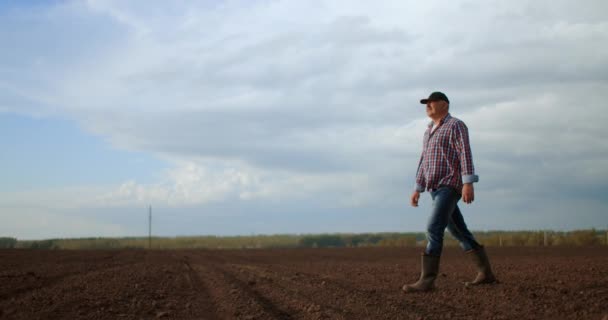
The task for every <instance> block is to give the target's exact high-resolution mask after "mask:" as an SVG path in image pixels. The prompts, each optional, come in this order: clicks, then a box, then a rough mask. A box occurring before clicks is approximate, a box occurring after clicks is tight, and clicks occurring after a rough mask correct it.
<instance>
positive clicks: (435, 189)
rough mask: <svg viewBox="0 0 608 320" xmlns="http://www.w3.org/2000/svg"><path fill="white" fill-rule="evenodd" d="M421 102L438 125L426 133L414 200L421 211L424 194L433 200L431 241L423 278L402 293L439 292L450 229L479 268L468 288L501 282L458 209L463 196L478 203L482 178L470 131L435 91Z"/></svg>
mask: <svg viewBox="0 0 608 320" xmlns="http://www.w3.org/2000/svg"><path fill="white" fill-rule="evenodd" d="M420 103H422V104H425V105H426V114H427V115H428V116H429V118H431V119H432V120H433V121H432V122H431V123H430V124H429V126H428V129H427V130H426V133H425V134H424V140H423V150H422V156H421V157H420V162H419V164H418V172H417V174H416V190H415V191H414V193H413V194H412V196H411V199H410V200H411V205H412V206H414V207H417V206H418V199H419V198H420V193H421V192H424V191H425V190H428V191H429V192H430V193H431V198H432V199H433V208H432V211H431V216H430V218H429V221H428V225H427V241H428V242H427V246H426V249H425V251H424V253H423V254H422V272H421V275H420V279H419V280H418V281H417V282H415V283H413V284H406V285H404V286H403V288H402V289H403V291H405V292H407V293H409V292H421V291H428V290H431V289H433V288H434V282H435V278H437V274H438V271H439V259H440V257H441V251H442V249H443V235H444V231H445V228H446V227H447V228H448V230H449V231H450V233H451V234H452V235H453V236H454V238H456V239H457V240H458V241H459V242H460V245H461V246H462V248H463V249H464V250H465V251H466V252H467V253H468V254H469V255H470V256H471V257H472V259H473V261H474V263H475V265H476V267H477V270H478V273H477V277H476V278H475V280H473V282H469V283H467V285H480V284H489V283H496V282H497V280H496V278H495V277H494V274H493V273H492V269H491V267H490V262H489V260H488V256H487V255H486V252H485V250H484V248H483V246H481V245H480V244H479V243H477V241H475V237H473V234H471V232H470V231H469V229H468V228H467V225H466V224H465V222H464V219H463V217H462V214H461V213H460V209H459V208H458V205H457V203H458V201H459V200H460V198H462V200H463V201H464V202H465V203H467V204H469V203H471V202H473V200H474V199H475V193H474V190H473V182H477V181H478V180H479V178H478V176H477V175H475V171H474V168H473V157H472V155H471V147H470V146H469V135H468V130H467V127H466V125H465V124H464V122H462V121H461V120H459V119H456V118H454V117H452V116H451V115H450V114H449V108H450V101H449V100H448V97H447V96H446V95H445V94H443V93H441V92H433V93H431V95H430V96H429V97H428V98H427V99H422V100H420Z"/></svg>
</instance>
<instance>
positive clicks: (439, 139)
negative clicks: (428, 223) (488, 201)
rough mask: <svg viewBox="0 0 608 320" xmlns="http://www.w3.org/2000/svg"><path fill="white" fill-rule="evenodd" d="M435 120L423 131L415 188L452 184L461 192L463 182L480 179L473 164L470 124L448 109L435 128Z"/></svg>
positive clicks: (428, 188) (422, 189) (421, 188)
mask: <svg viewBox="0 0 608 320" xmlns="http://www.w3.org/2000/svg"><path fill="white" fill-rule="evenodd" d="M432 129H433V122H431V123H430V124H429V128H428V129H427V130H426V132H425V133H424V142H423V147H422V155H421V156H420V162H419V163H418V172H417V173H416V190H417V191H419V192H424V190H434V189H437V188H439V186H450V187H454V188H456V190H457V191H458V192H461V190H462V185H463V183H473V182H477V181H479V177H478V176H477V175H475V169H474V168H473V156H472V155H471V146H470V145H469V132H468V129H467V126H466V125H465V124H464V122H462V121H461V120H459V119H456V118H453V117H452V116H451V115H450V114H449V113H448V114H447V115H446V116H445V117H444V118H443V119H441V122H440V123H439V126H438V127H437V128H436V129H435V131H433V132H431V130H432Z"/></svg>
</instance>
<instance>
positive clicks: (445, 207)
mask: <svg viewBox="0 0 608 320" xmlns="http://www.w3.org/2000/svg"><path fill="white" fill-rule="evenodd" d="M431 197H432V198H433V210H432V212H431V216H430V217H429V222H428V225H427V240H428V243H427V247H426V249H425V251H424V254H423V255H422V261H421V264H422V271H421V273H420V279H418V281H417V282H415V283H413V284H406V285H404V286H403V288H402V289H403V291H404V292H407V293H410V292H423V291H428V290H431V289H433V288H434V283H435V279H436V278H437V274H438V273H439V259H440V257H441V251H442V249H443V234H444V232H445V228H446V226H447V224H448V221H449V217H450V214H451V213H452V212H453V211H454V207H455V206H456V203H457V202H458V199H460V197H459V195H458V193H456V191H455V190H454V189H452V188H439V189H438V190H437V191H434V192H431Z"/></svg>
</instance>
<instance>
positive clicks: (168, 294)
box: [0, 247, 608, 320]
mask: <svg viewBox="0 0 608 320" xmlns="http://www.w3.org/2000/svg"><path fill="white" fill-rule="evenodd" d="M420 250H421V249H420V248H406V249H403V248H357V249H280V250H279V249H276V250H222V251H208V250H175V251H157V250H151V251H145V250H121V251H29V250H0V318H1V319H28V320H31V319H349V320H350V319H518V320H520V319H598V320H602V319H608V248H606V247H601V248H488V253H489V256H490V258H491V260H492V262H493V265H494V269H495V273H496V275H497V277H498V278H499V279H500V281H501V283H500V284H498V285H493V286H484V287H478V288H465V286H464V285H463V283H464V282H465V281H468V280H472V278H473V277H474V269H473V265H472V262H471V261H470V260H469V259H468V257H467V256H466V255H464V254H463V253H461V252H460V251H459V250H458V249H455V248H449V249H447V250H446V252H445V253H444V256H443V257H442V261H441V271H440V273H441V274H440V276H439V278H438V280H437V286H438V289H437V290H435V291H433V292H430V293H422V294H410V295H406V294H404V293H402V292H401V290H400V287H401V286H402V285H403V284H404V283H406V282H413V281H415V280H416V279H417V278H418V275H419V270H420V267H419V265H420Z"/></svg>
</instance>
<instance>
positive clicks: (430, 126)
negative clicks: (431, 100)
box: [429, 112, 452, 128]
mask: <svg viewBox="0 0 608 320" xmlns="http://www.w3.org/2000/svg"><path fill="white" fill-rule="evenodd" d="M450 118H452V116H451V115H450V113H449V112H448V114H446V115H445V116H444V117H443V118H442V119H441V121H439V125H442V124H443V123H444V122H446V121H447V120H449V119H450ZM434 123H435V122H433V121H431V122H430V123H429V128H432V127H433V124H434Z"/></svg>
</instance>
